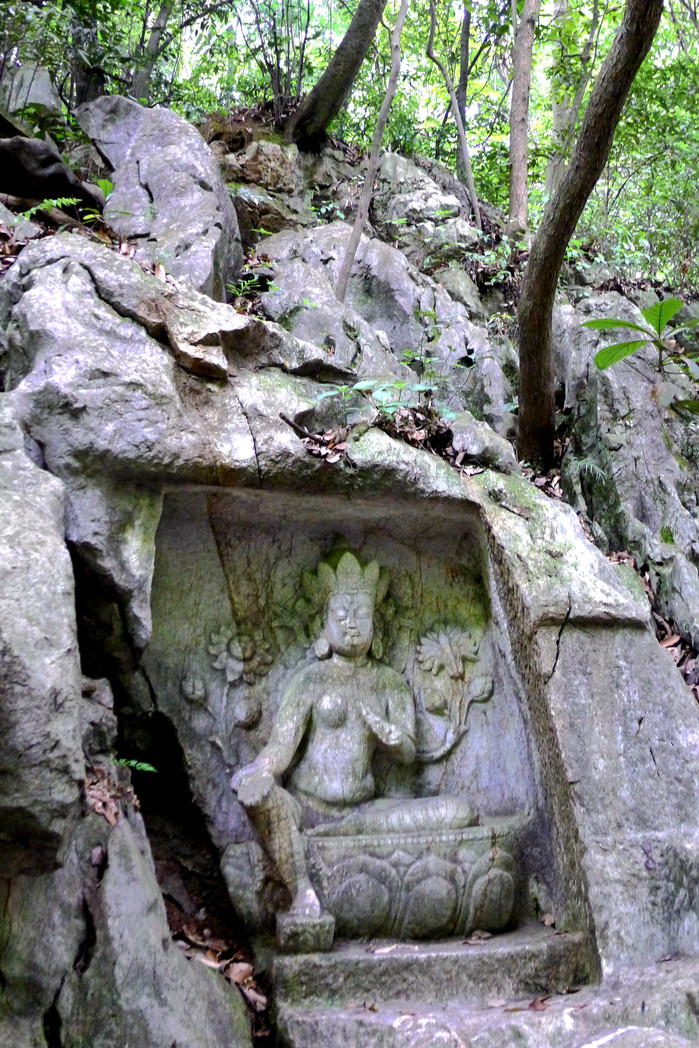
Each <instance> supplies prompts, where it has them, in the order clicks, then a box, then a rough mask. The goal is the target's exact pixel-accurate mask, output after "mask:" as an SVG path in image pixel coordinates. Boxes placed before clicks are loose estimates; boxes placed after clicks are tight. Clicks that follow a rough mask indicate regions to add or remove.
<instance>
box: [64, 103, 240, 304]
mask: <svg viewBox="0 0 699 1048" xmlns="http://www.w3.org/2000/svg"><path fill="white" fill-rule="evenodd" d="M77 119H78V121H79V123H80V126H81V127H82V128H83V130H84V131H85V132H86V133H87V134H88V135H89V136H90V138H92V140H93V141H94V143H95V145H96V146H97V148H98V149H99V151H100V153H101V154H102V155H103V156H104V157H106V159H107V160H108V161H109V163H110V164H111V166H112V168H113V174H112V176H111V177H112V181H113V182H114V191H113V193H112V194H111V196H110V197H109V200H108V201H107V205H106V207H105V211H104V217H105V221H106V222H107V223H108V224H109V225H110V226H111V228H112V229H113V230H114V231H115V232H116V233H118V234H119V235H120V236H123V237H131V238H134V239H135V240H136V241H137V250H136V257H137V258H139V259H142V260H143V261H144V262H149V263H161V264H162V265H163V266H164V268H165V269H166V270H167V272H168V273H172V275H173V276H175V277H180V278H182V279H184V280H187V281H189V283H191V284H192V286H193V287H194V288H196V289H197V290H198V291H203V292H204V293H205V294H207V295H211V297H212V298H216V299H225V296H226V287H227V285H228V283H229V282H230V281H231V280H234V279H235V277H236V276H237V274H238V272H239V270H240V266H241V263H242V258H243V255H242V249H241V246H240V234H239V232H238V222H237V219H236V216H235V210H234V208H233V205H232V203H231V200H230V196H229V194H228V191H227V189H226V187H225V184H224V182H223V180H222V178H221V173H220V170H219V165H218V163H217V161H216V159H215V158H214V156H213V154H212V152H211V150H210V149H209V147H208V146H207V144H206V143H205V142H204V140H203V139H202V137H201V135H200V134H199V133H198V132H197V131H195V129H194V128H193V127H192V126H191V124H188V123H187V121H186V120H183V119H182V117H179V116H177V114H176V113H173V112H172V111H171V110H169V109H145V108H144V107H143V106H140V105H139V104H138V103H137V102H134V101H132V100H131V99H129V98H123V97H121V96H120V95H110V96H107V97H103V98H98V99H97V100H96V101H95V102H88V103H86V104H85V105H84V106H82V107H81V108H80V110H79V112H78V114H77Z"/></svg>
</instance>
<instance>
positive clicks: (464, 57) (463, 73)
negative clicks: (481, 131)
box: [456, 3, 471, 182]
mask: <svg viewBox="0 0 699 1048" xmlns="http://www.w3.org/2000/svg"><path fill="white" fill-rule="evenodd" d="M470 42H471V12H470V10H469V8H468V6H467V4H466V3H464V13H463V16H462V19H461V36H460V40H459V83H458V85H457V88H456V101H457V104H458V106H459V115H460V117H461V123H462V124H463V126H464V130H465V129H466V97H467V94H468V61H469V54H468V52H469V44H470ZM456 177H457V178H458V179H459V181H460V182H465V181H466V177H467V176H466V168H465V167H464V160H463V156H462V155H461V151H460V150H459V152H457V154H456Z"/></svg>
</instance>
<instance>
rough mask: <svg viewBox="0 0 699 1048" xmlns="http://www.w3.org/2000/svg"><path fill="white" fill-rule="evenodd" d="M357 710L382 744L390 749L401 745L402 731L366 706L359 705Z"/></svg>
mask: <svg viewBox="0 0 699 1048" xmlns="http://www.w3.org/2000/svg"><path fill="white" fill-rule="evenodd" d="M359 712H360V713H361V715H362V717H363V718H364V723H365V724H366V726H367V727H368V728H369V730H370V731H371V732H372V734H374V735H375V736H376V738H377V739H379V740H380V741H381V742H382V743H383V744H384V746H387V747H388V748H389V749H391V750H395V749H399V748H400V747H402V745H403V732H402V731H401V730H400V728H396V727H395V726H394V725H393V724H389V722H388V721H385V720H383V718H382V717H379V716H377V714H375V713H373V712H372V711H371V710H370V709H367V707H366V706H364V705H360V707H359Z"/></svg>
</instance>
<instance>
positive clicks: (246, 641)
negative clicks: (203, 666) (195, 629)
mask: <svg viewBox="0 0 699 1048" xmlns="http://www.w3.org/2000/svg"><path fill="white" fill-rule="evenodd" d="M209 651H210V653H211V654H212V655H215V656H216V657H215V659H214V661H213V666H214V669H217V670H224V671H225V674H226V680H227V681H228V683H229V684H235V683H236V682H237V681H239V680H241V679H242V680H244V681H245V682H246V684H252V683H253V682H254V680H255V677H263V676H264V675H265V674H267V673H269V671H270V668H271V666H272V663H273V662H274V657H273V655H272V651H271V646H270V644H269V642H268V641H266V640H265V638H264V636H263V634H262V631H261V630H255V631H253V632H251V633H241V634H240V635H237V634H235V633H234V632H233V629H232V628H231V627H230V626H222V627H221V628H220V629H219V630H218V631H216V630H215V631H214V632H213V633H212V634H211V643H210V645H209Z"/></svg>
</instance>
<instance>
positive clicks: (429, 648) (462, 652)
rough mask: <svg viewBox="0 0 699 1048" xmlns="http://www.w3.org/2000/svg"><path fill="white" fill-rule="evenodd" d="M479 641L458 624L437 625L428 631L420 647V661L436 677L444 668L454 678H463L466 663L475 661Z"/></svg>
mask: <svg viewBox="0 0 699 1048" xmlns="http://www.w3.org/2000/svg"><path fill="white" fill-rule="evenodd" d="M477 652H478V641H477V640H475V639H474V637H473V635H472V634H471V633H467V632H465V631H464V630H460V629H459V628H458V627H456V626H439V625H438V626H437V627H436V629H434V630H431V631H430V632H429V633H426V634H425V636H424V637H423V638H422V639H421V641H420V645H419V647H418V652H417V658H418V662H419V663H420V665H421V666H422V668H423V669H424V670H426V671H427V672H428V673H431V674H432V676H433V677H436V676H437V674H438V673H441V671H442V670H444V671H445V672H446V673H447V674H448V675H449V676H450V677H451V679H452V680H463V679H464V676H465V671H464V663H465V662H473V661H475V658H476V654H477Z"/></svg>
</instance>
